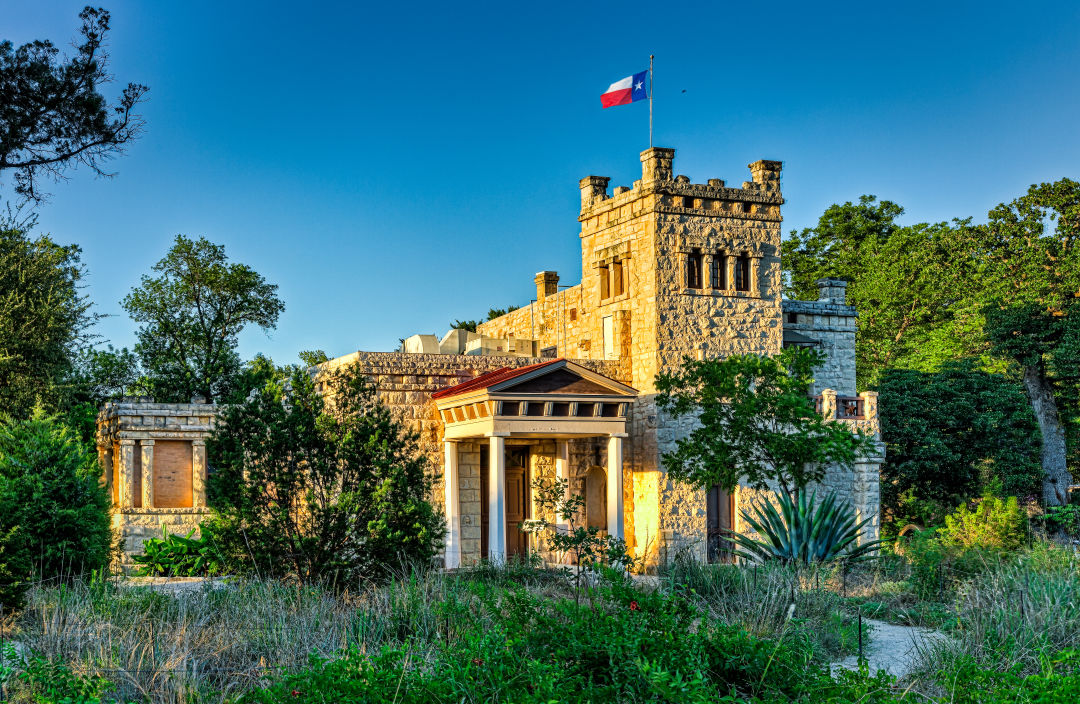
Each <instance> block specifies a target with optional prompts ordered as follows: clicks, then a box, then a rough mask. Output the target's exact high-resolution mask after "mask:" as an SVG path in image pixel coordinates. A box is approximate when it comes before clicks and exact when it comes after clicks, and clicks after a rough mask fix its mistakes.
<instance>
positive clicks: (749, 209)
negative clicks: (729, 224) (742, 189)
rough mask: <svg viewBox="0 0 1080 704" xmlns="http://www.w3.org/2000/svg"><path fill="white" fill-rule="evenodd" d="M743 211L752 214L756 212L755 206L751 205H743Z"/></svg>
mask: <svg viewBox="0 0 1080 704" xmlns="http://www.w3.org/2000/svg"><path fill="white" fill-rule="evenodd" d="M742 211H743V212H744V213H752V212H754V206H752V205H750V204H749V203H743V204H742Z"/></svg>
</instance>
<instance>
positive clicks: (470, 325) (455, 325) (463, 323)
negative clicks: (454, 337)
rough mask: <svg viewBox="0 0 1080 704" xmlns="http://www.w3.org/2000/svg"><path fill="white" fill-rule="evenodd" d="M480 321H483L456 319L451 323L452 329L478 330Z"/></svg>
mask: <svg viewBox="0 0 1080 704" xmlns="http://www.w3.org/2000/svg"><path fill="white" fill-rule="evenodd" d="M489 320H490V318H489ZM480 322H481V321H479V320H454V321H452V322H451V323H450V329H451V330H468V331H469V332H476V327H477V326H478V325H480Z"/></svg>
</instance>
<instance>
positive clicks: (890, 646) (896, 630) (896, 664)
mask: <svg viewBox="0 0 1080 704" xmlns="http://www.w3.org/2000/svg"><path fill="white" fill-rule="evenodd" d="M863 623H864V624H867V625H869V626H870V627H871V630H870V642H869V643H867V644H866V649H865V652H864V654H865V655H866V662H867V664H868V665H869V666H870V672H871V673H875V672H877V671H878V670H885V671H887V672H888V673H889V674H890V675H895V676H896V677H903V676H904V675H906V674H907V673H908V672H910V671H911V669H912V667H913V666H914V664H915V659H916V658H917V657H918V654H919V652H920V651H922V650H925V649H927V648H930V647H932V646H934V645H936V644H937V643H940V642H941V641H944V640H948V636H947V635H945V634H944V633H942V632H941V631H935V630H932V629H929V628H917V627H914V626H897V625H896V624H892V623H886V622H885V621H877V620H875V619H869V618H864V619H863ZM833 665H835V666H837V667H843V668H845V669H848V670H857V669H858V668H859V656H858V655H852V656H850V657H846V658H844V659H843V660H838V661H836V662H835V663H833Z"/></svg>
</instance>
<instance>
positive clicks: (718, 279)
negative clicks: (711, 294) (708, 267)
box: [710, 250, 728, 289]
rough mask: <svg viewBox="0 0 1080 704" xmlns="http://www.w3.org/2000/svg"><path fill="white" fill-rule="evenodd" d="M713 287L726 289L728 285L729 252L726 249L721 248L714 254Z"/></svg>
mask: <svg viewBox="0 0 1080 704" xmlns="http://www.w3.org/2000/svg"><path fill="white" fill-rule="evenodd" d="M710 274H711V277H712V287H713V288H715V289H726V288H727V287H728V282H727V254H725V253H724V250H720V251H719V252H717V253H716V254H714V255H713V260H712V272H710Z"/></svg>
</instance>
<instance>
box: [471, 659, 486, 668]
mask: <svg viewBox="0 0 1080 704" xmlns="http://www.w3.org/2000/svg"><path fill="white" fill-rule="evenodd" d="M472 664H473V665H476V666H477V667H480V666H481V665H483V664H484V661H483V660H481V659H480V658H473V659H472Z"/></svg>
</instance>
